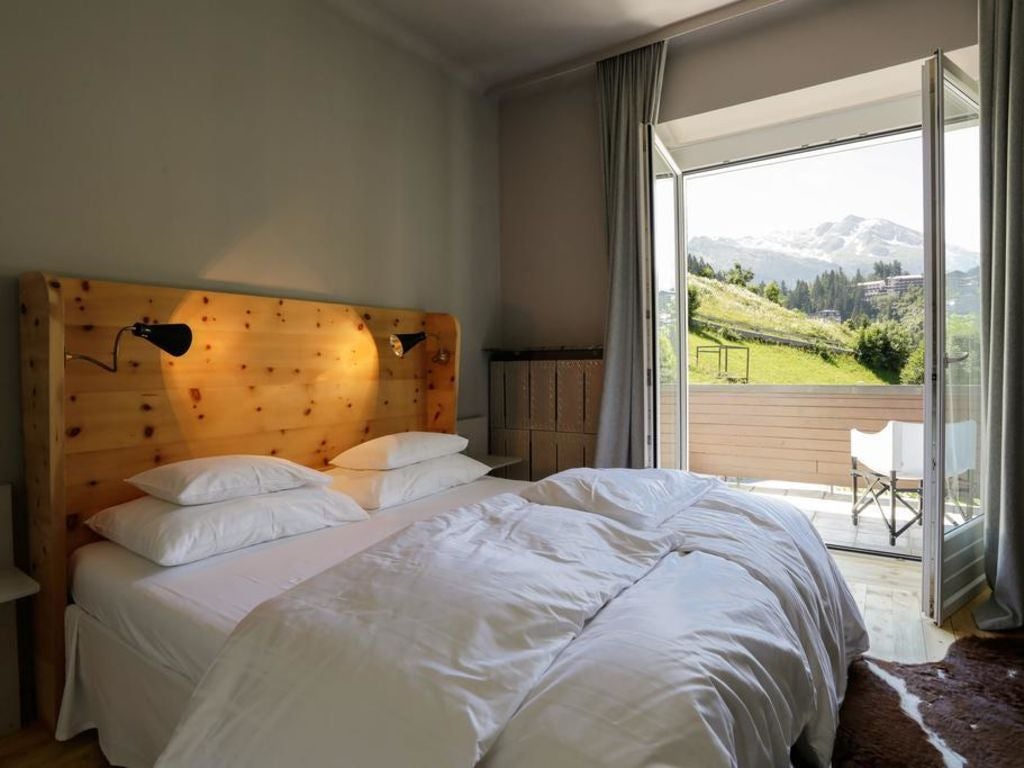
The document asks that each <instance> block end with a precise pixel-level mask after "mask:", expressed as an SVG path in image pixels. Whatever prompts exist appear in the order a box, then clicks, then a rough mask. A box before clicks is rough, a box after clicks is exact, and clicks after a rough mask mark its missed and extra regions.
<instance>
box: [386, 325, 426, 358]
mask: <svg viewBox="0 0 1024 768" xmlns="http://www.w3.org/2000/svg"><path fill="white" fill-rule="evenodd" d="M426 338H427V334H426V333H424V332H423V331H417V332H416V333H393V334H391V339H390V341H391V351H392V352H394V353H395V355H396V356H398V357H405V353H406V352H408V351H409V350H410V349H412V348H413V347H415V346H416V345H417V344H419V343H420V342H421V341H424V340H425V339H426Z"/></svg>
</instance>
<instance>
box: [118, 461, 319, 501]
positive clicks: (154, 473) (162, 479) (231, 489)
mask: <svg viewBox="0 0 1024 768" xmlns="http://www.w3.org/2000/svg"><path fill="white" fill-rule="evenodd" d="M125 482H127V483H131V484H132V485H134V486H135V487H136V488H138V489H139V490H140V491H145V492H146V493H148V494H149V495H150V496H156V497H157V498H158V499H163V500H164V501H170V502H173V503H175V504H212V503H213V502H216V501H226V500H227V499H236V498H238V497H240V496H256V495H257V494H261V493H273V492H274V491H287V490H290V489H292V488H301V487H302V486H304V485H328V484H329V483H330V482H331V481H330V479H329V478H328V477H327V476H326V475H324V473H323V472H318V471H317V470H315V469H310V468H309V467H303V466H302V465H300V464H296V463H295V462H293V461H288V460H287V459H278V458H276V457H274V456H210V457H208V458H204V459H189V460H188V461H178V462H175V463H174V464H165V465H164V466H162V467H155V468H154V469H147V470H146V471H145V472H140V473H139V474H137V475H135V476H133V477H129V478H128V479H127V480H126V481H125Z"/></svg>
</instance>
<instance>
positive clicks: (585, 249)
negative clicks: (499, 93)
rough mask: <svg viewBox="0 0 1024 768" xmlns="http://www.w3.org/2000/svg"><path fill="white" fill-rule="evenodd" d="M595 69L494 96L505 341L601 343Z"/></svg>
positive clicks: (603, 288)
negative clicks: (498, 99) (499, 99)
mask: <svg viewBox="0 0 1024 768" xmlns="http://www.w3.org/2000/svg"><path fill="white" fill-rule="evenodd" d="M601 162H602V161H601V146H600V137H599V135H598V130H597V95H596V91H595V84H594V72H593V70H592V69H590V70H586V71H584V72H581V73H579V74H578V75H577V76H570V77H566V78H559V79H558V80H557V81H556V82H555V83H554V84H552V85H550V86H547V87H544V88H542V89H540V90H538V91H536V92H535V93H532V94H530V95H520V96H519V97H518V98H512V99H507V100H506V101H505V102H504V103H503V104H502V105H501V169H502V172H501V284H502V305H501V306H502V327H503V339H502V343H503V345H504V346H507V347H525V346H545V345H564V346H583V347H587V346H594V345H597V344H603V343H604V317H605V311H606V310H605V300H606V299H605V297H606V294H607V290H608V275H607V273H608V268H607V260H608V254H607V250H608V249H607V245H606V243H607V238H606V232H605V226H604V178H603V171H602V167H601Z"/></svg>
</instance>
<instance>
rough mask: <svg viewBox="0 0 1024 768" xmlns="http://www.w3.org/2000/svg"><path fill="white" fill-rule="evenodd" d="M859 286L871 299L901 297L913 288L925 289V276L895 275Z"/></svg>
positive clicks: (859, 284)
mask: <svg viewBox="0 0 1024 768" xmlns="http://www.w3.org/2000/svg"><path fill="white" fill-rule="evenodd" d="M857 285H858V286H860V288H861V289H862V290H863V291H864V295H865V296H866V297H867V298H869V299H870V298H871V297H872V296H887V295H896V296H901V295H902V294H904V293H906V292H907V291H909V290H910V289H911V288H923V287H924V275H893V276H892V277H887V278H885V279H884V280H871V281H870V282H867V283H857Z"/></svg>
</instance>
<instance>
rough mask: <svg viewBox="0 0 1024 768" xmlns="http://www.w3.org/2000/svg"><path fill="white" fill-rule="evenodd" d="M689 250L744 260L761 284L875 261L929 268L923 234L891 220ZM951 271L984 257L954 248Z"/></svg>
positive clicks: (856, 219)
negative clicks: (925, 265)
mask: <svg viewBox="0 0 1024 768" xmlns="http://www.w3.org/2000/svg"><path fill="white" fill-rule="evenodd" d="M688 252H689V253H690V255H692V256H698V257H700V258H702V259H703V260H704V261H706V262H708V263H709V264H711V266H712V267H714V268H715V269H716V270H723V269H725V270H727V269H729V268H730V267H732V265H733V264H734V263H735V262H737V261H739V262H740V263H741V264H743V266H745V267H747V268H749V269H752V270H754V279H755V281H758V282H760V281H762V280H763V281H765V282H769V281H771V280H775V281H777V282H782V281H783V280H785V281H786V282H787V283H788V284H790V285H792V284H793V283H794V282H795V281H796V280H808V281H810V280H813V279H814V278H815V277H816V276H818V275H820V274H822V273H823V272H828V271H829V270H831V269H836V268H838V267H842V269H843V271H845V272H846V273H847V274H849V275H853V274H854V273H856V271H857V270H858V269H859V270H860V271H861V272H862V273H863V274H864V275H865V276H868V275H870V274H871V272H872V269H873V267H874V264H875V262H877V261H893V260H894V259H897V260H899V262H900V263H901V264H902V265H903V271H904V272H907V273H910V274H920V273H921V272H922V271H923V269H924V238H923V236H922V235H921V233H920V232H917V231H916V230H913V229H910V228H909V227H904V226H902V225H900V224H896V223H895V222H892V221H888V220H887V219H865V218H862V217H860V216H854V215H852V214H851V215H849V216H846V217H845V218H843V219H842V220H840V221H826V222H823V223H822V224H819V225H818V226H816V227H813V228H810V229H803V230H797V231H784V232H774V233H771V234H769V235H765V236H762V237H740V238H727V237H693V238H690V240H689V242H688ZM946 260H947V265H946V267H947V269H948V270H951V271H952V270H965V271H966V270H970V269H971V268H972V267H975V266H977V261H978V256H977V254H976V253H970V252H969V251H966V250H964V249H962V248H957V247H955V246H952V247H950V248H949V249H948V251H947V255H946Z"/></svg>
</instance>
